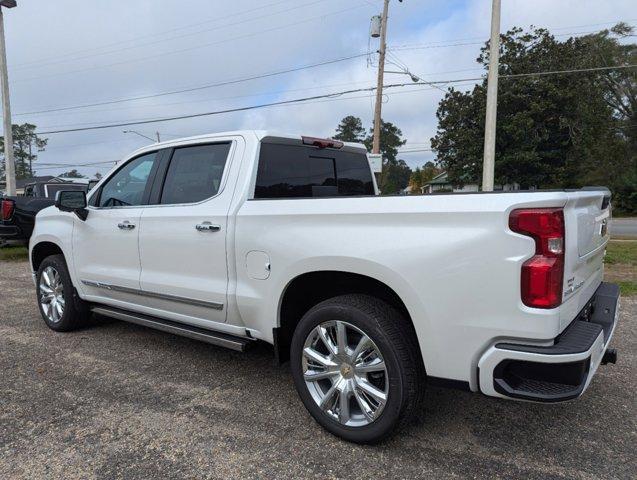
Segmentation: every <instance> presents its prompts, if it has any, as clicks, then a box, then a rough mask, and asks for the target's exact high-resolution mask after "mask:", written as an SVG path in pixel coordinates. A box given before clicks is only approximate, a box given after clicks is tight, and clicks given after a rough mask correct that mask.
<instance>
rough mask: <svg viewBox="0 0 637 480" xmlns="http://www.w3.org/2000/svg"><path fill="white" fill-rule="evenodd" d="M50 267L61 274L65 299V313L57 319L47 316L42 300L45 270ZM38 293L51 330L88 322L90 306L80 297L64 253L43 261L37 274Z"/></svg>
mask: <svg viewBox="0 0 637 480" xmlns="http://www.w3.org/2000/svg"><path fill="white" fill-rule="evenodd" d="M50 267H51V268H53V269H54V270H55V272H57V273H58V274H59V278H60V283H61V286H62V292H61V296H62V297H63V299H64V307H63V313H62V315H61V316H60V317H59V320H57V321H52V320H51V318H49V316H47V314H46V313H45V311H44V307H43V305H42V302H41V298H42V295H43V294H44V292H43V291H42V289H41V285H42V283H41V280H42V275H43V273H44V272H45V270H47V269H48V268H50ZM36 295H37V301H38V308H39V309H40V315H42V319H43V320H44V323H46V325H47V327H49V328H50V329H51V330H55V331H56V332H68V331H71V330H75V329H77V328H80V327H82V326H84V325H86V323H87V322H88V319H89V317H90V310H89V306H88V304H87V303H86V302H84V301H83V300H82V299H80V297H79V296H78V294H77V291H76V290H75V288H74V287H73V283H72V282H71V277H70V275H69V271H68V268H67V266H66V261H65V260H64V256H63V255H51V256H49V257H46V258H45V259H44V260H43V261H42V263H41V264H40V267H39V268H38V272H37V274H36Z"/></svg>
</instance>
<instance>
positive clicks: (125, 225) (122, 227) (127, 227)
mask: <svg viewBox="0 0 637 480" xmlns="http://www.w3.org/2000/svg"><path fill="white" fill-rule="evenodd" d="M117 228H119V229H120V230H132V229H133V228H135V225H134V224H133V223H130V222H129V221H128V220H125V221H123V222H122V223H118V224H117Z"/></svg>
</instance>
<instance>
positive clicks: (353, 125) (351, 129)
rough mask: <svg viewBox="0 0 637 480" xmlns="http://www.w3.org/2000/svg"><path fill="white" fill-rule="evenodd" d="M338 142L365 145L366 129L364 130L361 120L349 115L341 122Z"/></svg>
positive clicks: (336, 137)
mask: <svg viewBox="0 0 637 480" xmlns="http://www.w3.org/2000/svg"><path fill="white" fill-rule="evenodd" d="M334 138H335V139H336V140H340V141H341V142H354V143H363V141H364V140H365V129H364V128H363V122H362V121H361V119H360V118H358V117H355V116H353V115H348V116H347V117H345V118H343V120H341V123H339V124H338V127H336V135H334Z"/></svg>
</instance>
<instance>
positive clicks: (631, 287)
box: [617, 281, 637, 297]
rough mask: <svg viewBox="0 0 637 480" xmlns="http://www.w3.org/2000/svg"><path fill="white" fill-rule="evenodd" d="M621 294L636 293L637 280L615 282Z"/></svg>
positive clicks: (629, 294)
mask: <svg viewBox="0 0 637 480" xmlns="http://www.w3.org/2000/svg"><path fill="white" fill-rule="evenodd" d="M617 284H618V285H619V290H620V291H621V294H622V296H624V297H631V296H633V295H637V282H630V281H628V282H617Z"/></svg>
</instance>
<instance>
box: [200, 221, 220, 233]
mask: <svg viewBox="0 0 637 480" xmlns="http://www.w3.org/2000/svg"><path fill="white" fill-rule="evenodd" d="M195 228H196V229H197V231H198V232H219V231H221V225H213V224H212V223H210V222H203V223H198V224H197V225H195Z"/></svg>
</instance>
